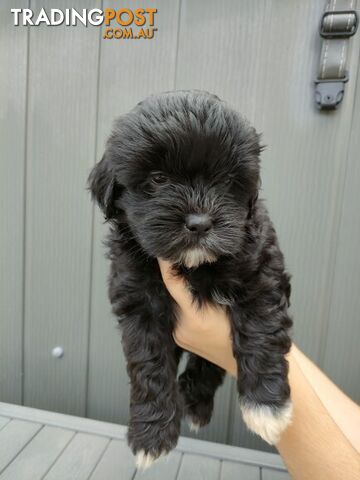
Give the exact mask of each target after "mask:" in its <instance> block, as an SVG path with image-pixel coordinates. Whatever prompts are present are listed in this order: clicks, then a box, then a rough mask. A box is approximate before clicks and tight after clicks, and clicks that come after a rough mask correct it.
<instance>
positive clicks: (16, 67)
mask: <svg viewBox="0 0 360 480" xmlns="http://www.w3.org/2000/svg"><path fill="white" fill-rule="evenodd" d="M15 3H16V5H15ZM150 4H151V6H154V7H156V8H157V9H158V13H157V14H156V26H157V28H158V32H157V34H156V36H155V37H154V38H153V39H152V40H104V39H102V35H101V28H99V27H92V26H90V27H88V28H85V27H83V26H81V25H79V26H77V27H63V26H61V27H60V26H59V27H46V26H41V27H32V28H26V27H21V26H19V27H14V26H13V20H12V17H11V15H10V8H14V7H17V8H21V7H28V6H29V2H28V1H26V0H18V1H17V2H13V1H10V0H7V1H2V2H1V6H0V61H1V75H0V122H1V130H0V161H1V176H0V209H1V217H0V218H1V224H0V230H1V246H0V259H1V270H0V309H1V310H0V315H1V320H0V400H2V401H7V402H13V403H18V404H24V405H29V406H35V407H39V408H44V409H50V410H54V411H59V412H66V413H72V414H76V415H82V416H89V417H92V418H98V419H103V420H111V421H115V422H121V423H126V421H127V415H128V379H127V375H126V372H125V364H124V359H123V355H122V351H121V345H120V337H119V333H118V332H117V331H116V328H115V320H114V318H112V316H111V314H110V306H109V302H108V300H107V294H106V276H107V270H108V265H107V262H106V261H105V259H104V248H103V246H102V239H103V237H104V235H105V233H106V229H107V227H106V225H104V224H103V223H102V217H101V215H100V214H99V212H98V211H97V210H95V209H94V208H93V207H92V205H91V204H90V199H89V196H88V194H87V192H86V191H85V182H86V178H87V175H88V173H89V171H90V169H91V167H92V165H93V164H94V162H95V161H97V160H98V159H99V158H100V156H101V153H102V150H103V146H104V140H105V138H106V135H107V134H108V132H109V129H110V126H111V122H112V120H113V118H114V117H115V116H116V115H119V114H121V113H123V112H126V111H127V110H128V109H130V108H131V107H132V106H133V105H134V104H135V103H136V102H138V101H139V100H140V99H142V98H143V97H145V96H146V95H148V94H150V93H152V92H159V91H164V90H170V89H174V88H200V89H206V90H209V91H211V92H214V93H217V94H218V95H220V96H221V97H223V98H224V99H227V100H228V101H229V102H231V103H232V104H233V105H234V106H235V107H236V108H238V109H239V110H240V111H241V112H243V113H244V114H245V115H246V116H247V117H248V118H249V119H250V120H251V121H252V122H253V123H254V124H255V125H256V127H257V128H258V130H260V131H262V132H263V133H264V137H263V140H264V142H265V143H266V144H267V145H268V148H267V150H266V151H265V152H264V154H263V190H264V192H263V196H264V197H265V198H267V200H268V206H269V209H270V212H271V215H272V218H273V219H274V222H275V225H276V227H277V230H278V233H279V237H280V242H281V245H282V248H283V250H284V252H285V255H286V259H287V265H288V268H289V270H290V271H291V272H292V274H293V306H292V312H293V316H294V318H295V339H296V342H297V343H298V344H299V346H300V347H301V348H302V349H303V350H304V351H305V352H306V353H307V354H308V355H310V356H311V357H312V358H313V359H314V360H315V361H316V362H317V363H318V364H319V365H320V366H321V367H322V368H323V369H324V370H325V371H326V372H327V373H328V374H329V375H330V376H331V377H332V378H333V379H334V380H335V381H336V382H337V383H338V384H339V385H340V386H341V387H342V388H343V389H344V390H345V391H346V392H347V393H348V394H350V395H351V396H352V397H353V398H354V399H357V400H359V399H360V381H359V376H358V372H359V369H360V368H359V367H360V361H359V359H360V355H359V344H360V325H359V320H358V319H359V312H360V295H359V290H360V255H359V250H358V246H359V242H360V216H359V196H358V191H359V187H360V162H359V153H358V152H359V149H360V143H359V142H360V135H359V133H360V80H359V78H360V76H359V77H358V76H357V73H358V72H357V70H358V58H359V40H360V34H358V35H357V36H355V37H354V38H353V40H352V49H351V55H350V70H351V71H350V81H349V83H348V84H347V86H346V96H345V99H344V101H343V104H342V105H341V108H340V109H339V110H338V111H336V112H331V113H324V112H319V111H318V110H316V108H315V107H314V103H313V83H312V82H313V79H314V76H315V72H316V67H317V62H318V58H319V51H320V41H319V37H318V33H317V27H318V22H319V19H320V16H321V12H322V10H323V7H324V2H323V1H322V0H321V1H320V0H318V1H313V0H306V1H305V0H303V1H302V2H297V1H295V0H291V1H280V0H272V1H271V0H241V1H239V0H224V1H221V2H220V1H218V0H183V1H181V2H179V0H174V1H172V2H170V1H168V0H156V1H154V2H150V0H146V1H145V0H144V1H142V2H138V1H133V0H132V1H130V0H126V1H124V2H115V1H113V2H111V1H104V2H100V1H83V0H81V1H78V2H76V8H78V9H80V8H91V7H95V8H106V7H113V8H120V7H124V6H130V7H131V8H135V7H138V6H144V5H145V6H149V5H150ZM43 6H45V7H46V8H49V9H50V8H67V7H69V8H71V7H73V6H74V2H70V1H62V2H61V5H59V1H55V0H54V1H48V0H44V1H42V2H40V1H31V5H30V7H31V8H32V9H33V10H35V11H36V10H37V11H38V10H39V9H40V8H41V7H43ZM357 78H358V80H357ZM58 345H60V346H62V347H63V348H64V356H63V358H61V359H56V358H54V357H53V356H52V355H51V351H52V349H53V348H54V347H55V346H58ZM239 417H240V415H239V412H238V407H237V399H236V392H235V387H234V384H233V382H232V381H231V380H230V379H228V380H227V381H226V383H225V385H224V386H223V387H222V389H221V391H219V393H218V395H217V404H216V411H215V415H214V419H213V421H212V423H211V425H210V426H209V427H207V428H206V429H204V430H203V432H202V433H201V434H200V437H202V438H206V439H211V440H215V441H221V442H227V443H232V444H235V445H243V446H250V447H257V448H266V446H265V445H264V444H263V443H261V442H260V440H258V439H257V438H255V437H253V436H249V435H248V434H247V433H246V432H245V429H244V427H243V425H242V423H241V420H240V418H239ZM184 434H189V432H188V431H187V429H186V428H184Z"/></svg>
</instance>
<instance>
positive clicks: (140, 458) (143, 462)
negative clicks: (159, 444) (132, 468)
mask: <svg viewBox="0 0 360 480" xmlns="http://www.w3.org/2000/svg"><path fill="white" fill-rule="evenodd" d="M158 458H159V457H154V456H153V455H151V453H145V451H144V450H140V451H139V452H138V453H137V454H136V467H137V468H138V469H139V470H146V469H147V468H149V467H150V466H151V465H152V464H153V463H154V462H155V460H157V459H158Z"/></svg>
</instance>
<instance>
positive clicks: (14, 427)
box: [0, 420, 42, 472]
mask: <svg viewBox="0 0 360 480" xmlns="http://www.w3.org/2000/svg"><path fill="white" fill-rule="evenodd" d="M41 427H42V425H41V424H39V423H31V422H27V421H24V420H11V421H10V422H8V423H7V424H6V425H5V426H4V428H2V429H1V430H0V472H2V471H3V470H4V468H5V467H6V466H7V465H8V464H9V463H10V462H11V461H12V460H13V458H15V457H16V455H17V454H18V453H19V452H20V451H21V450H22V449H23V448H24V446H25V445H26V444H27V443H29V442H30V440H31V439H32V438H33V437H34V435H36V433H37V432H38V431H39V430H40V429H41Z"/></svg>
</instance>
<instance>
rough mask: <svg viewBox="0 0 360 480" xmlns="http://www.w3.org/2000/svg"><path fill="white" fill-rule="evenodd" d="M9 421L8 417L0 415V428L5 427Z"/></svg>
mask: <svg viewBox="0 0 360 480" xmlns="http://www.w3.org/2000/svg"><path fill="white" fill-rule="evenodd" d="M9 422H10V418H6V417H0V430H1V429H2V428H4V427H5V425H6V424H7V423H9Z"/></svg>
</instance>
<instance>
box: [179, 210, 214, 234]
mask: <svg viewBox="0 0 360 480" xmlns="http://www.w3.org/2000/svg"><path fill="white" fill-rule="evenodd" d="M185 226H186V228H187V229H188V230H190V232H194V233H207V232H208V231H209V230H210V229H211V227H212V221H211V218H210V216H209V215H207V214H206V213H190V214H189V215H187V216H186V217H185Z"/></svg>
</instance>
